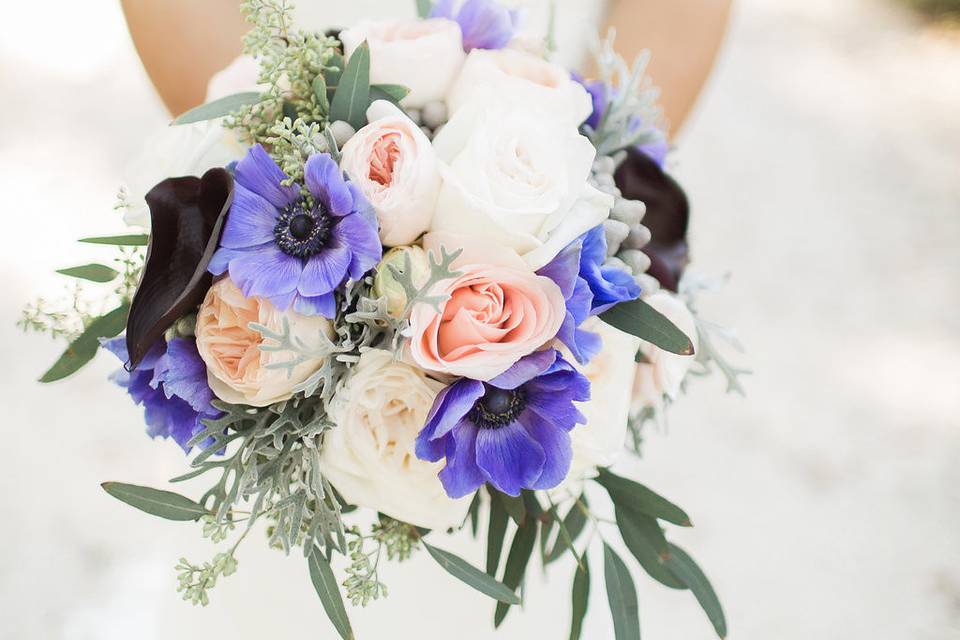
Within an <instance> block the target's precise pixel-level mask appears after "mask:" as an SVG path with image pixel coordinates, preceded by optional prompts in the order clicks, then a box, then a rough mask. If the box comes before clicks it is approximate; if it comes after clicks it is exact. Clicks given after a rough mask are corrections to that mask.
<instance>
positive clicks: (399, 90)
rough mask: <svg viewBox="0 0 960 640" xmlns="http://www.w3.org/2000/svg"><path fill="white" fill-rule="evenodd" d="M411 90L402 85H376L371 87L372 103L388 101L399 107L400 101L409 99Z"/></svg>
mask: <svg viewBox="0 0 960 640" xmlns="http://www.w3.org/2000/svg"><path fill="white" fill-rule="evenodd" d="M409 93H410V89H408V88H407V87H405V86H403V85H402V84H374V85H371V86H370V102H373V101H375V100H387V101H388V102H392V103H393V104H395V105H397V106H399V105H400V101H401V100H403V99H404V98H406V97H407V94H409Z"/></svg>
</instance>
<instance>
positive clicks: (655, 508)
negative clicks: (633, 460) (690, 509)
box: [597, 469, 693, 527]
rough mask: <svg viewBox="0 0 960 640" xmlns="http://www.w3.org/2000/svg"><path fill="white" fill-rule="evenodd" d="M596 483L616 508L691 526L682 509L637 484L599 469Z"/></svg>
mask: <svg viewBox="0 0 960 640" xmlns="http://www.w3.org/2000/svg"><path fill="white" fill-rule="evenodd" d="M597 482H599V483H600V484H601V485H603V487H604V488H605V489H606V490H607V493H609V494H610V499H611V500H613V503H614V505H616V506H618V507H622V508H624V509H630V510H631V511H639V512H640V513H645V514H647V515H648V516H653V517H654V518H659V519H660V520H666V521H667V522H672V523H673V524H676V525H680V526H681V527H692V526H693V525H692V524H691V523H690V516H688V515H687V514H686V512H685V511H684V510H683V509H681V508H680V507H678V506H677V505H675V504H673V503H672V502H670V501H669V500H667V499H666V498H664V497H663V496H660V495H657V494H656V493H654V492H653V491H651V490H650V489H648V488H646V487H645V486H643V485H642V484H640V483H639V482H634V481H633V480H627V479H626V478H621V477H620V476H618V475H615V474H613V473H611V472H610V471H609V470H607V469H600V475H599V476H598V477H597Z"/></svg>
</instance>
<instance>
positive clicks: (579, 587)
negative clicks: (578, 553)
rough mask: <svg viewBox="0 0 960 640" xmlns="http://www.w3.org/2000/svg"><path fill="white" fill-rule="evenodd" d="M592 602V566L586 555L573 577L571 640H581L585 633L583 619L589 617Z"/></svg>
mask: <svg viewBox="0 0 960 640" xmlns="http://www.w3.org/2000/svg"><path fill="white" fill-rule="evenodd" d="M589 602H590V565H589V564H587V557H586V555H584V557H583V564H582V565H580V566H578V567H577V570H576V573H574V575H573V593H572V595H571V603H572V611H573V615H572V617H571V620H570V640H580V633H581V632H582V631H583V618H584V617H585V616H586V615H587V605H588V604H589Z"/></svg>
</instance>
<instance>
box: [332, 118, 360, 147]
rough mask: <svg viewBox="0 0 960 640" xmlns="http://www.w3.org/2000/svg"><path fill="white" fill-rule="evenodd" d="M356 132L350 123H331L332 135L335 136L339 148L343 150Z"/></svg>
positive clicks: (338, 121) (339, 121)
mask: <svg viewBox="0 0 960 640" xmlns="http://www.w3.org/2000/svg"><path fill="white" fill-rule="evenodd" d="M356 132H357V130H356V129H354V128H353V126H352V125H351V124H350V123H349V122H344V121H343V120H337V121H336V122H331V123H330V133H332V134H333V139H334V140H336V141H337V146H338V147H340V148H341V149H342V148H343V145H345V144H347V140H349V139H350V138H352V137H353V134H355V133H356Z"/></svg>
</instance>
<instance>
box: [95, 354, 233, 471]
mask: <svg viewBox="0 0 960 640" xmlns="http://www.w3.org/2000/svg"><path fill="white" fill-rule="evenodd" d="M103 347H104V348H105V349H107V350H108V351H110V352H111V353H113V354H114V355H115V356H117V357H118V358H119V359H120V360H121V361H122V362H127V361H128V360H129V358H128V356H127V344H126V338H124V337H122V336H121V337H119V338H113V339H111V340H104V341H103ZM111 379H112V380H113V381H114V382H116V383H117V384H118V385H120V386H121V387H124V388H126V390H127V393H129V394H130V397H131V398H133V401H134V403H136V404H138V405H142V406H143V409H144V418H145V421H146V423H147V433H148V434H149V435H150V436H151V437H153V438H172V439H173V440H174V441H175V442H176V443H177V444H179V445H180V446H181V447H182V448H183V450H184V451H186V452H187V453H189V452H190V446H189V445H188V444H187V443H188V442H190V439H191V438H193V437H194V436H195V435H197V434H198V433H200V432H201V431H203V430H204V429H205V428H206V427H205V426H204V424H203V422H202V421H203V420H208V419H216V418H219V417H220V416H222V415H223V413H222V412H221V411H219V410H217V409H215V408H214V407H213V406H212V405H211V404H210V403H211V401H212V400H213V398H214V396H213V392H212V391H211V390H210V386H209V385H208V384H207V367H206V365H205V364H204V363H203V360H201V359H200V354H199V353H198V352H197V344H196V341H195V340H193V339H192V338H175V339H173V340H171V341H169V342H166V343H164V341H163V340H161V341H159V342H157V343H156V344H155V345H154V346H153V347H152V348H151V349H150V350H149V351H148V352H147V355H146V356H144V358H143V360H142V361H141V362H140V364H139V366H138V367H137V368H136V369H134V370H133V371H131V372H127V371H126V370H123V369H121V370H120V371H118V372H117V373H116V374H114V375H113V376H111ZM204 446H208V445H206V444H201V448H203V447H204Z"/></svg>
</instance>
